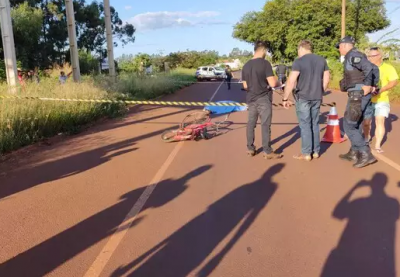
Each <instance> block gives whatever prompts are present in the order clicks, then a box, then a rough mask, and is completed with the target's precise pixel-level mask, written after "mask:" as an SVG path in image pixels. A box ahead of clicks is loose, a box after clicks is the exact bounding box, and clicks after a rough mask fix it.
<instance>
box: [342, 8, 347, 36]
mask: <svg viewBox="0 0 400 277" xmlns="http://www.w3.org/2000/svg"><path fill="white" fill-rule="evenodd" d="M345 36H346V0H342V38H344V37H345Z"/></svg>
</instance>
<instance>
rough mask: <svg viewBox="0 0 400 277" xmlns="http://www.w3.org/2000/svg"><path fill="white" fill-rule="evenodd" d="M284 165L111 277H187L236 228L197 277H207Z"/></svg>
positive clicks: (263, 200) (270, 192) (260, 204)
mask: <svg viewBox="0 0 400 277" xmlns="http://www.w3.org/2000/svg"><path fill="white" fill-rule="evenodd" d="M283 167H284V165H283V164H276V165H274V166H272V167H271V168H270V169H268V170H267V171H266V172H265V173H264V175H263V176H262V177H261V178H260V179H259V180H257V181H255V182H253V183H250V184H246V185H243V186H241V187H239V188H237V189H235V190H234V191H232V192H230V193H229V194H227V195H225V196H224V197H222V198H221V199H219V200H218V201H216V202H214V203H213V204H211V205H210V206H209V207H208V209H207V210H206V211H204V212H203V213H202V214H200V215H199V216H197V217H196V218H194V219H192V220H191V221H190V222H189V223H187V224H186V225H184V226H183V227H181V228H180V229H179V230H177V231H176V232H175V233H173V234H172V235H171V236H169V237H168V238H166V239H165V240H163V241H161V242H160V243H159V244H157V245H156V246H154V247H153V248H152V249H150V250H149V251H147V252H146V253H144V254H143V255H142V256H140V257H139V258H137V259H136V260H134V261H133V262H131V263H130V264H127V265H125V266H123V267H120V268H118V269H117V270H116V271H114V273H113V274H112V276H122V275H124V276H125V275H126V274H127V273H128V272H130V271H132V270H133V271H132V272H131V273H130V274H129V275H128V276H152V277H157V276H162V277H168V276H171V277H177V276H188V274H190V272H191V271H193V270H194V269H195V268H197V267H198V266H199V265H200V264H201V263H202V262H203V261H205V259H206V258H207V257H208V256H209V254H211V253H212V251H213V250H214V249H215V247H216V246H217V245H218V244H219V243H220V242H221V241H222V240H223V239H224V238H225V237H226V236H227V235H228V234H229V233H230V232H231V231H232V230H233V229H235V227H236V226H238V224H240V226H239V227H238V229H237V231H236V233H235V234H234V235H233V237H232V238H231V239H230V241H229V242H227V244H226V245H225V246H224V247H223V249H222V250H221V251H220V252H219V253H218V254H217V255H215V256H214V257H213V258H212V259H211V261H209V262H208V263H207V264H206V265H205V266H204V267H202V268H201V269H200V271H199V272H198V273H197V276H208V275H209V274H210V273H211V272H212V271H213V270H214V269H215V268H216V267H217V266H218V264H219V263H220V262H221V261H222V259H223V258H224V256H225V255H226V254H227V253H228V252H229V251H230V250H231V249H232V247H233V246H234V245H235V243H236V242H237V241H238V240H239V239H240V237H241V236H243V234H244V233H245V232H246V231H247V230H248V229H249V227H250V226H251V225H252V223H253V222H254V221H255V220H256V218H257V216H258V215H259V213H260V212H261V211H262V210H263V209H264V207H265V206H266V205H267V203H268V202H269V200H270V199H271V197H272V196H273V195H274V193H275V191H276V190H277V187H278V185H277V184H276V183H274V182H273V181H272V178H273V177H274V175H276V174H278V173H279V172H280V171H281V170H282V169H283ZM145 260H146V261H145Z"/></svg>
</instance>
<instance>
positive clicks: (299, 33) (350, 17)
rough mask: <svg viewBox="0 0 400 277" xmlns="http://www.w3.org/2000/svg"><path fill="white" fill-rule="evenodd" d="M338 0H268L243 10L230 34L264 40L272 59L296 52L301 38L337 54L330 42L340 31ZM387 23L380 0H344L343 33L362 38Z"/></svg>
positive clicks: (320, 50) (330, 54) (327, 54)
mask: <svg viewBox="0 0 400 277" xmlns="http://www.w3.org/2000/svg"><path fill="white" fill-rule="evenodd" d="M341 2H342V1H340V0H296V1H292V0H271V1H268V2H266V4H265V6H264V8H263V10H262V11H260V12H249V13H246V14H245V15H244V16H243V17H242V19H241V20H240V22H238V23H237V24H236V25H235V27H234V32H233V36H234V37H235V38H238V39H240V40H242V41H246V42H251V43H253V42H255V41H257V40H262V41H265V42H267V44H268V45H269V48H270V51H271V53H272V55H273V59H274V60H281V59H290V60H293V59H294V58H295V57H296V56H297V45H298V43H299V41H300V40H302V39H309V40H311V41H312V42H313V43H314V49H315V52H316V53H317V54H320V55H323V56H325V57H331V58H337V57H338V56H339V54H338V51H337V50H336V49H335V47H334V45H335V44H336V43H337V42H338V41H339V39H340V32H341V29H340V28H341ZM389 24H390V22H389V20H388V19H387V17H386V10H385V8H384V1H383V0H362V1H361V0H354V1H347V22H346V26H347V35H353V36H355V37H356V38H357V41H359V42H361V41H365V35H366V34H367V33H371V32H375V31H378V30H382V29H384V28H385V27H387V26H388V25H389Z"/></svg>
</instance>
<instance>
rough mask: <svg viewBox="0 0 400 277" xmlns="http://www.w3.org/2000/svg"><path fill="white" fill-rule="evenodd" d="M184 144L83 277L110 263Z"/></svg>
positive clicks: (93, 276) (160, 171)
mask: <svg viewBox="0 0 400 277" xmlns="http://www.w3.org/2000/svg"><path fill="white" fill-rule="evenodd" d="M222 84H223V82H221V84H220V85H219V86H218V88H217V89H216V91H215V92H214V94H213V95H212V96H211V98H210V101H212V100H213V99H214V97H215V96H216V95H217V93H218V91H219V89H220V87H221V86H222ZM183 144H184V142H183V141H182V142H178V144H177V145H176V146H175V148H174V149H173V150H172V152H171V154H169V156H168V158H167V160H166V161H165V162H164V163H163V165H162V166H161V167H160V169H159V170H158V171H157V173H156V175H155V176H154V178H153V180H151V182H150V185H149V186H148V187H147V188H146V189H145V190H144V192H143V193H142V195H141V196H140V198H139V199H138V201H136V203H135V204H134V205H133V207H132V209H131V210H130V211H129V213H128V214H127V215H126V216H125V219H124V220H123V221H122V222H121V224H120V225H119V226H118V228H117V230H116V231H115V232H114V234H112V236H111V237H110V238H109V240H108V241H107V243H106V245H105V246H104V247H103V249H102V250H101V251H100V253H99V255H98V256H97V258H96V260H95V261H94V262H93V264H92V265H91V266H90V268H89V269H88V271H87V272H86V274H85V275H84V277H98V276H100V274H101V272H102V271H103V270H104V268H105V266H106V265H107V263H108V262H109V261H110V259H111V257H112V255H113V254H114V252H115V250H116V249H117V248H118V245H119V244H120V243H121V241H122V239H123V238H124V236H125V235H126V233H127V232H128V230H129V229H130V227H131V225H132V223H133V222H134V221H135V219H136V218H137V216H138V214H139V213H140V211H141V210H142V208H143V206H144V205H145V204H146V202H147V200H148V199H149V197H150V195H151V194H152V193H153V191H154V189H155V188H156V186H157V184H158V183H159V182H160V181H161V180H162V178H163V176H164V174H165V172H166V171H167V169H168V168H169V166H170V165H171V164H172V162H173V161H174V159H175V157H176V156H177V155H178V152H179V150H181V148H182V146H183Z"/></svg>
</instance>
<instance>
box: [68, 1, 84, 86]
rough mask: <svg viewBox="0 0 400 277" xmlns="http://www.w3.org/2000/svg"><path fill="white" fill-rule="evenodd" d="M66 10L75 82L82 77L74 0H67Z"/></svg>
mask: <svg viewBox="0 0 400 277" xmlns="http://www.w3.org/2000/svg"><path fill="white" fill-rule="evenodd" d="M65 12H66V14H67V25H68V38H69V51H70V53H71V64H72V73H73V78H74V81H75V82H79V81H80V79H81V70H80V67H79V55H78V45H77V42H76V27H75V13H74V3H73V0H65Z"/></svg>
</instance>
